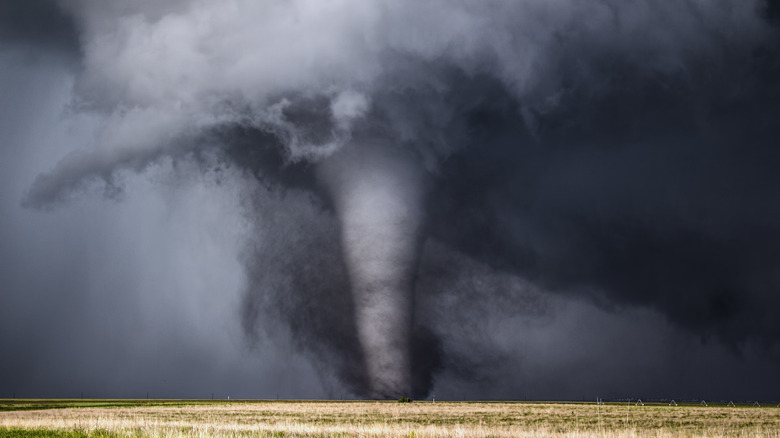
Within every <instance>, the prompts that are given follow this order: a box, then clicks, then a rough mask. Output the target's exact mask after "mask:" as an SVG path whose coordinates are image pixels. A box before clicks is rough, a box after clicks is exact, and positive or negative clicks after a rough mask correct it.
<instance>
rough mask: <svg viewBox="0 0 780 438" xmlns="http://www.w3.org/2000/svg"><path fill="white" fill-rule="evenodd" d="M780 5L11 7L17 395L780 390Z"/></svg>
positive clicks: (4, 56) (4, 81) (0, 320)
mask: <svg viewBox="0 0 780 438" xmlns="http://www.w3.org/2000/svg"><path fill="white" fill-rule="evenodd" d="M776 17H777V10H776V6H774V3H773V4H768V3H767V2H764V1H759V0H739V1H737V0H734V1H728V0H717V1H699V0H685V1H674V2H671V1H670V2H657V1H651V0H633V1H629V2H626V1H618V0H614V1H612V0H598V1H597V0H593V1H586V2H583V1H575V0H561V1H556V2H549V1H541V0H539V1H534V0H526V1H506V2H504V1H495V2H488V3H485V2H470V1H455V2H451V1H427V2H417V1H400V2H399V1H371V2H355V3H352V2H346V1H335V2H331V3H327V2H319V1H314V0H311V1H304V0H301V1H292V2H280V1H267V2H256V1H250V0H233V1H228V2H209V1H196V0H192V1H190V0H166V1H151V0H150V1H140V2H139V1H129V0H128V1H119V0H118V1H115V2H103V1H97V0H94V1H93V0H79V1H62V2H57V1H55V0H35V1H25V2H5V3H3V4H2V5H0V351H1V352H2V354H0V397H12V396H14V395H15V396H16V397H79V396H80V395H81V394H83V395H84V397H146V395H147V393H148V394H149V396H150V397H153V398H154V397H187V398H189V397H193V398H208V397H211V396H212V394H213V395H214V396H215V397H227V396H230V397H231V398H275V397H276V396H277V395H278V396H279V397H282V398H339V397H342V396H343V397H366V396H372V395H376V392H371V391H373V389H371V388H372V387H371V385H372V383H370V381H371V380H372V378H373V377H374V376H373V375H372V371H371V365H370V363H371V361H370V360H367V359H365V357H370V356H371V353H370V352H371V347H366V346H365V341H364V340H363V339H364V338H362V337H361V336H364V335H365V331H363V330H364V327H363V324H362V323H361V319H360V317H359V316H357V317H356V316H355V314H356V312H357V315H359V311H360V306H361V305H360V303H361V301H360V299H359V295H356V292H355V290H357V289H359V288H360V287H361V286H360V285H361V281H363V280H361V279H362V278H364V277H366V276H368V277H369V281H368V283H371V281H375V280H376V278H391V277H392V278H398V279H399V281H400V282H401V283H403V284H404V285H406V286H404V287H406V288H407V289H408V290H404V291H403V293H404V294H408V295H404V296H410V297H413V305H412V308H410V311H409V314H410V315H412V316H410V317H409V318H410V319H413V329H412V333H411V334H410V335H409V342H410V344H411V345H412V347H411V350H410V351H411V352H410V353H409V354H410V358H411V362H412V363H411V365H410V366H411V373H412V390H413V391H414V394H415V395H416V396H418V397H430V395H431V394H436V397H437V398H438V399H462V398H468V399H583V398H584V399H588V400H593V399H595V398H596V397H607V398H637V397H641V398H674V399H695V398H706V399H723V400H731V399H733V400H755V399H760V400H767V401H769V400H780V374H778V373H777V369H778V367H779V366H780V319H778V318H777V309H778V308H780V172H778V171H777V170H778V169H780V128H778V127H777V125H778V124H777V120H780V56H778V53H780V52H779V51H778V49H780V47H779V45H780V43H778V41H780V39H779V35H778V33H777V32H778V28H777V26H778V25H777V20H776ZM367 139H370V140H367ZM377 144H378V145H379V146H377ZM377 151H379V152H377ZM365 187H368V188H365ZM388 187H392V190H389V189H388ZM375 203H376V205H379V207H377V208H376V209H374V210H370V211H369V213H366V212H365V211H364V210H361V208H363V209H365V208H369V207H370V208H374V207H373V206H374V205H375ZM355 204H357V205H358V207H354V208H353V206H354V205H355ZM366 205H367V206H369V207H365V206H366ZM355 209H356V210H355ZM355 211H357V213H356V212H355ZM377 211H380V212H382V213H381V214H380V213H376V212H377ZM396 215H397V216H398V217H401V218H402V219H403V221H400V219H399V221H400V222H398V223H402V224H404V226H403V227H400V226H397V227H396V228H393V229H392V230H391V231H392V233H394V234H392V236H393V237H392V239H390V240H393V241H394V243H396V244H397V245H398V246H399V247H403V248H406V246H404V245H407V246H408V248H410V249H409V255H408V256H404V257H395V255H393V254H395V253H393V254H390V255H392V256H393V257H390V256H386V257H384V258H382V257H383V254H385V255H386V254H387V252H386V251H388V250H384V249H383V248H387V247H388V246H387V245H386V244H385V242H383V240H384V241H386V240H388V239H389V238H388V237H387V236H388V235H390V234H387V233H390V231H386V229H380V231H376V229H375V228H371V229H370V230H369V231H366V230H365V229H363V228H361V227H360V226H362V224H365V223H367V222H366V221H368V222H370V223H372V224H374V223H375V222H376V219H375V216H380V217H381V218H388V217H390V218H394V217H396ZM366 217H367V218H368V219H366ZM381 218H380V219H381ZM361 221H362V222H361ZM371 221H373V222H371ZM379 222H380V225H381V220H379ZM354 224H358V225H360V226H355V225H354ZM382 230H385V231H382ZM378 236H379V237H378ZM355 242H357V243H355ZM360 245H364V246H368V247H371V248H373V249H376V248H379V250H378V251H379V253H380V254H379V256H376V257H378V258H376V257H375V256H374V254H373V253H371V254H369V256H368V257H363V259H361V257H356V256H355V254H365V253H362V252H358V251H357V249H355V248H358V249H360V248H362V247H361V246H360ZM382 251H385V252H384V253H383V252H382ZM372 257H374V258H372ZM376 260H379V262H376ZM388 260H390V261H388ZM380 262H381V263H380ZM372 263H374V264H372ZM376 264H379V265H381V266H379V267H376V266H375V265H376ZM366 273H367V274H366ZM361 275H363V277H361ZM383 275H385V276H388V277H382V276H383ZM404 275H405V276H406V277H404ZM393 276H396V277H393ZM356 303H357V304H356ZM356 308H357V310H356ZM398 336H400V335H398ZM405 341H406V340H405ZM361 342H363V344H361ZM367 351H368V352H367ZM364 361H367V362H368V363H369V364H368V365H365V364H364V363H363V362H364ZM367 381H369V382H368V383H367Z"/></svg>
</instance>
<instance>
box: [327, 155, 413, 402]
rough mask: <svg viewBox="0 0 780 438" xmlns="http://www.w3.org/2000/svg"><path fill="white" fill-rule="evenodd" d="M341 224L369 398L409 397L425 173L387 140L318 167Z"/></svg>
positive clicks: (337, 157) (330, 160)
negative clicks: (416, 272)
mask: <svg viewBox="0 0 780 438" xmlns="http://www.w3.org/2000/svg"><path fill="white" fill-rule="evenodd" d="M318 174H319V176H320V178H321V179H322V180H323V181H324V182H325V185H326V186H327V188H328V190H329V191H330V194H331V196H332V199H333V202H334V204H335V207H336V210H337V214H338V215H339V218H340V221H341V240H342V247H343V251H344V257H345V261H346V265H347V269H348V272H349V276H350V282H351V287H352V294H353V298H354V303H355V311H356V315H355V321H356V325H357V329H358V337H359V339H360V342H361V346H362V348H363V354H364V358H365V364H366V368H367V369H366V371H367V375H368V378H369V384H370V385H371V388H370V389H371V396H372V397H376V398H388V397H398V396H401V395H407V396H408V395H409V394H410V391H411V358H410V345H411V342H410V338H411V330H412V323H413V306H414V295H413V291H414V275H415V271H416V269H417V258H418V254H417V252H418V249H419V245H418V239H419V231H420V225H421V219H422V214H421V210H422V200H423V189H424V187H423V186H424V183H423V180H424V172H423V170H422V169H421V168H420V166H419V164H417V162H416V161H415V160H413V159H412V157H410V156H409V155H408V153H407V152H406V151H404V150H403V149H401V148H399V147H394V146H393V145H391V144H389V143H381V142H376V141H374V142H365V143H360V144H351V145H349V146H347V147H345V148H344V149H343V150H341V151H339V152H338V153H336V154H334V155H333V156H331V157H329V158H328V159H327V160H325V161H324V162H323V163H321V164H320V167H319V169H318Z"/></svg>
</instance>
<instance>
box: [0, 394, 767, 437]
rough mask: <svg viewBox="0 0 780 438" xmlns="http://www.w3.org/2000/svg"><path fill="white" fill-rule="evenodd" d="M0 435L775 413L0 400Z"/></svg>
mask: <svg viewBox="0 0 780 438" xmlns="http://www.w3.org/2000/svg"><path fill="white" fill-rule="evenodd" d="M0 436H8V437H16V438H31V437H51V438H60V437H68V438H82V437H212V436H213V437H257V436H259V437H326V436H336V437H385V436H395V437H415V438H416V437H487V436H492V437H583V438H588V437H659V438H660V437H775V438H780V408H777V407H775V406H765V407H747V406H739V407H727V406H708V407H702V406H677V407H670V406H668V405H665V404H663V405H645V406H641V407H640V406H636V405H634V404H631V403H607V404H606V405H601V406H599V405H597V404H595V403H498V402H496V403H493V402H441V403H440V402H437V403H430V402H415V403H394V402H363V401H359V402H338V401H323V402H317V401H312V402H308V401H296V402H277V401H273V402H271V401H230V402H225V401H219V402H217V401H214V402H212V401H205V400H204V401H199V400H151V401H149V400H89V401H88V400H84V401H81V400H0Z"/></svg>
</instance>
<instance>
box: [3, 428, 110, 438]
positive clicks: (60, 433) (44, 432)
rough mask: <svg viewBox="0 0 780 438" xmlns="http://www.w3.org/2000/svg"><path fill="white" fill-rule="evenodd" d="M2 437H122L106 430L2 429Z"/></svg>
mask: <svg viewBox="0 0 780 438" xmlns="http://www.w3.org/2000/svg"><path fill="white" fill-rule="evenodd" d="M0 436H2V437H4V438H117V437H119V436H120V435H117V434H113V433H110V432H108V431H105V430H96V431H94V432H90V433H87V432H84V431H79V430H68V431H65V430H48V429H7V428H3V427H0Z"/></svg>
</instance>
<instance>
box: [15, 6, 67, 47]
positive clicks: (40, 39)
mask: <svg viewBox="0 0 780 438" xmlns="http://www.w3.org/2000/svg"><path fill="white" fill-rule="evenodd" d="M2 42H5V43H16V44H31V45H34V46H36V47H38V48H47V49H53V50H56V51H64V52H67V53H78V51H79V40H78V32H77V30H76V26H75V24H74V22H73V20H72V19H71V17H69V16H68V15H66V14H65V13H64V12H63V11H62V9H60V7H59V6H58V5H57V2H56V1H55V0H26V1H6V2H3V3H2V4H0V43H2Z"/></svg>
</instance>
